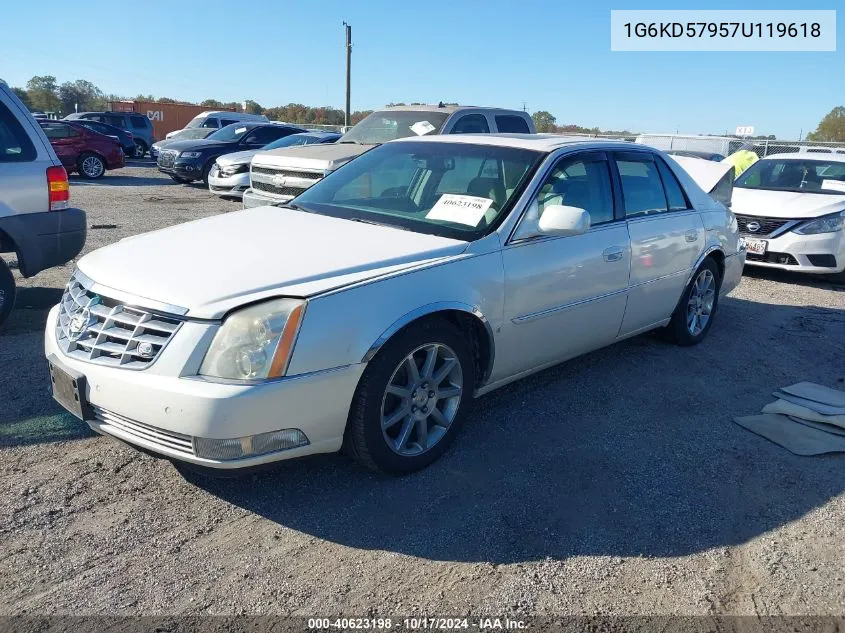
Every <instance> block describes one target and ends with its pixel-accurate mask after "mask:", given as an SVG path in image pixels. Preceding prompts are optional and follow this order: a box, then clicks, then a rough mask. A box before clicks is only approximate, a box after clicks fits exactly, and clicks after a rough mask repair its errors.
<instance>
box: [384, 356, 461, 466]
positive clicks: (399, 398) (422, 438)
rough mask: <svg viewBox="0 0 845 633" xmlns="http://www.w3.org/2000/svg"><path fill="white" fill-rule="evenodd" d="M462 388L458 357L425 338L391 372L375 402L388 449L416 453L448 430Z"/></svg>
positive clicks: (396, 451)
mask: <svg viewBox="0 0 845 633" xmlns="http://www.w3.org/2000/svg"><path fill="white" fill-rule="evenodd" d="M462 393H463V372H462V370H461V363H460V362H459V361H458V356H457V355H456V354H455V352H454V351H453V350H452V349H451V348H450V347H449V346H447V345H444V344H442V343H428V344H426V345H422V346H420V347H418V348H417V349H415V350H414V351H412V352H411V353H410V354H408V355H407V356H406V357H405V358H404V359H403V360H402V362H400V363H399V365H398V366H397V367H396V369H395V370H394V371H393V375H392V376H391V377H390V380H389V381H388V383H387V388H386V389H385V392H384V397H383V398H382V405H381V431H382V435H383V436H384V439H385V441H386V442H387V445H388V446H389V447H390V449H391V450H392V451H393V452H395V453H397V454H399V455H402V456H404V457H411V456H415V455H421V454H422V453H425V452H426V451H428V450H430V449H431V448H432V447H434V446H435V445H436V444H437V443H438V442H439V441H440V440H441V439H442V438H443V436H444V435H446V432H447V431H448V430H449V427H450V426H451V424H452V422H454V420H455V416H456V415H457V413H458V407H459V405H460V403H461V394H462Z"/></svg>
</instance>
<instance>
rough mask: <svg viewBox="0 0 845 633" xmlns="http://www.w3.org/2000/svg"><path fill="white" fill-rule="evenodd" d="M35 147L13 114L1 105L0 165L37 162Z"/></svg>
mask: <svg viewBox="0 0 845 633" xmlns="http://www.w3.org/2000/svg"><path fill="white" fill-rule="evenodd" d="M35 156H36V152H35V146H34V145H33V144H32V141H30V140H29V135H28V134H27V133H26V132H25V131H24V129H23V126H22V125H21V124H20V122H19V121H18V120H17V119H16V118H15V116H14V115H13V114H12V112H11V110H9V108H7V107H6V106H5V104H3V103H0V163H22V162H28V161H32V160H35Z"/></svg>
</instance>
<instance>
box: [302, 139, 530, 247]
mask: <svg viewBox="0 0 845 633" xmlns="http://www.w3.org/2000/svg"><path fill="white" fill-rule="evenodd" d="M542 156H543V155H542V154H541V153H540V152H535V151H533V150H527V149H519V148H512V147H496V146H493V145H470V144H466V143H421V142H417V143H414V142H403V143H388V144H386V145H382V146H380V147H377V148H375V149H373V150H370V151H369V152H366V153H364V154H362V155H361V156H360V157H358V158H356V159H355V160H353V161H350V162H349V163H347V164H346V165H344V166H343V167H341V168H340V169H338V170H337V171H335V172H334V173H332V174H329V175H328V176H327V177H326V178H324V179H323V180H321V181H320V182H318V183H317V184H315V185H314V186H312V187H311V188H310V189H308V190H306V191H305V192H304V193H302V194H301V195H300V196H299V197H297V198H296V199H295V200H294V201H293V205H294V206H299V207H301V208H302V209H303V210H305V211H311V212H315V213H320V214H322V215H331V216H334V217H342V218H346V219H356V220H363V221H369V222H375V223H378V224H387V225H391V226H396V227H399V228H406V229H410V230H413V231H417V232H420V233H430V234H434V235H441V236H444V237H451V238H455V239H460V240H472V239H477V238H478V237H481V236H482V235H484V234H485V233H487V232H488V230H489V229H490V227H491V226H493V225H495V224H497V220H498V219H500V217H503V214H504V213H507V211H509V210H510V207H511V204H512V200H513V198H514V196H515V192H517V191H519V189H520V185H521V183H522V182H523V180H524V179H525V178H527V177H529V176H530V174H531V173H532V172H533V169H534V167H535V165H536V164H538V163H539V161H540V160H541V158H542Z"/></svg>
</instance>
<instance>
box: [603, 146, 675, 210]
mask: <svg viewBox="0 0 845 633" xmlns="http://www.w3.org/2000/svg"><path fill="white" fill-rule="evenodd" d="M616 168H617V169H618V170H619V178H620V179H621V180H622V197H623V198H624V199H625V217H627V218H635V217H638V216H643V215H652V214H655V213H664V212H666V211H668V208H667V206H666V194H665V193H664V192H663V183H662V182H661V181H660V174H659V173H658V171H657V165H656V164H655V163H654V161H653V160H652V159H651V158H650V157H648V156H643V157H639V156H636V157H627V156H626V157H624V158H617V159H616Z"/></svg>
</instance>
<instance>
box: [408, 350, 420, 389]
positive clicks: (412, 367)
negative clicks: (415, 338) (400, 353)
mask: <svg viewBox="0 0 845 633" xmlns="http://www.w3.org/2000/svg"><path fill="white" fill-rule="evenodd" d="M405 365H406V366H407V367H408V378H409V379H410V380H409V382H410V384H412V385H415V384H417V383H418V382H419V381H420V370H419V368H418V367H417V361H416V359H415V358H414V355H413V354H411V355H410V356H408V357H407V358H406V359H405Z"/></svg>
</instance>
